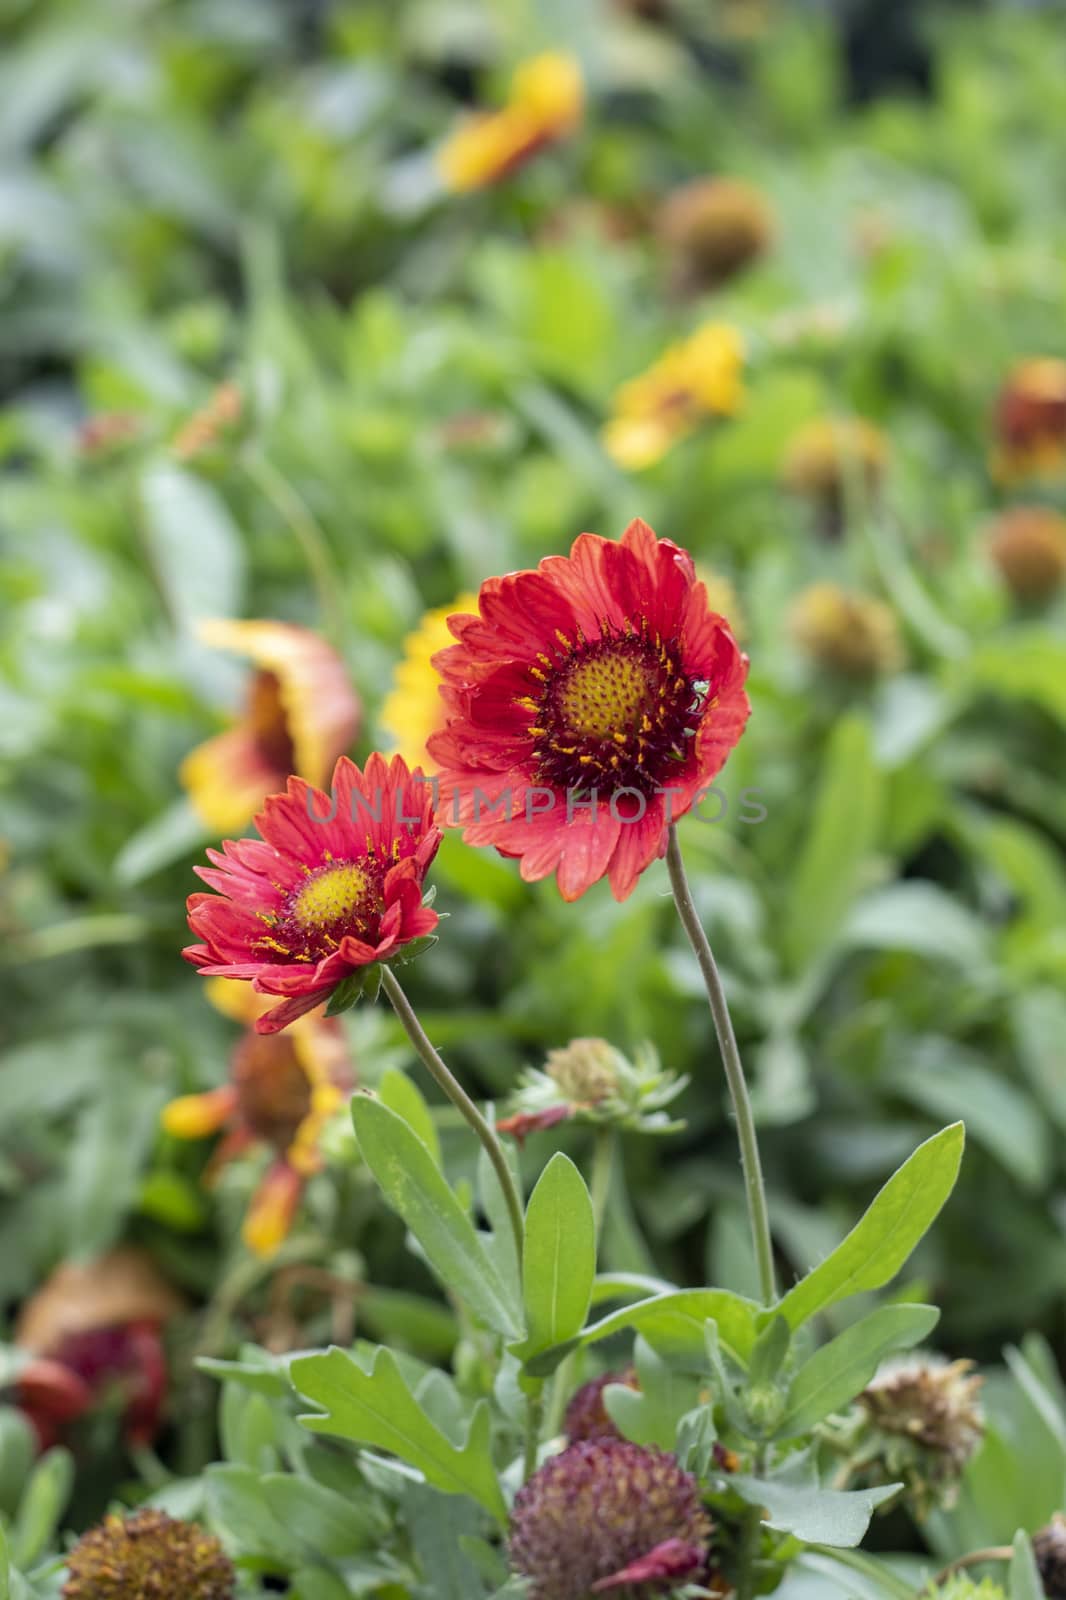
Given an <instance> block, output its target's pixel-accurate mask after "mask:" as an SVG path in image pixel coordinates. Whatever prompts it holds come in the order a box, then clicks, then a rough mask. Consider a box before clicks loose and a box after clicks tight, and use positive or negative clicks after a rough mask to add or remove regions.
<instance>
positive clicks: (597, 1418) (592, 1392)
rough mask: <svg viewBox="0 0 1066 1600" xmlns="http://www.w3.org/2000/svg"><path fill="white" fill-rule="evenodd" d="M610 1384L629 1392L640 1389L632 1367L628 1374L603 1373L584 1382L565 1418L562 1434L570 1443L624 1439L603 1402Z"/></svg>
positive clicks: (574, 1396)
mask: <svg viewBox="0 0 1066 1600" xmlns="http://www.w3.org/2000/svg"><path fill="white" fill-rule="evenodd" d="M609 1383H624V1384H625V1386H626V1387H627V1388H628V1389H639V1387H640V1385H639V1383H638V1382H637V1375H636V1372H635V1371H634V1369H633V1368H632V1367H627V1368H626V1370H625V1372H604V1373H602V1374H601V1376H600V1377H598V1378H592V1379H590V1380H589V1382H588V1383H583V1384H582V1385H581V1387H580V1389H578V1390H576V1391H575V1393H574V1395H573V1397H572V1398H571V1401H570V1404H569V1405H568V1406H567V1408H566V1415H565V1416H564V1417H563V1432H564V1433H565V1434H566V1437H567V1438H568V1439H569V1441H570V1443H571V1444H577V1442H578V1440H579V1439H618V1438H620V1437H621V1435H620V1434H619V1432H618V1429H617V1428H616V1427H615V1425H614V1422H613V1421H612V1419H611V1417H610V1415H609V1414H608V1411H607V1407H606V1406H605V1405H604V1403H603V1391H604V1389H606V1387H607V1385H608V1384H609Z"/></svg>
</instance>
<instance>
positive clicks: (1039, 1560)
mask: <svg viewBox="0 0 1066 1600" xmlns="http://www.w3.org/2000/svg"><path fill="white" fill-rule="evenodd" d="M1033 1555H1034V1556H1035V1557H1036V1569H1037V1571H1038V1572H1039V1574H1040V1581H1041V1583H1042V1584H1043V1585H1044V1593H1045V1595H1046V1596H1047V1600H1066V1515H1064V1514H1063V1513H1062V1512H1061V1511H1056V1513H1055V1515H1054V1516H1053V1517H1052V1519H1051V1521H1050V1522H1049V1523H1048V1525H1047V1527H1046V1528H1041V1529H1040V1531H1039V1533H1034V1534H1033Z"/></svg>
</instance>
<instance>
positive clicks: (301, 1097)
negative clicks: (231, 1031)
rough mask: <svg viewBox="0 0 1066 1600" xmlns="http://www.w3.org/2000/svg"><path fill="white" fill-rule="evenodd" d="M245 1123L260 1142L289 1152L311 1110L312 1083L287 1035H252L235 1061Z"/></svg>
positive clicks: (235, 1080) (240, 1046) (235, 1055)
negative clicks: (263, 1141) (262, 1141)
mask: <svg viewBox="0 0 1066 1600" xmlns="http://www.w3.org/2000/svg"><path fill="white" fill-rule="evenodd" d="M233 1083H234V1087H235V1088H236V1090H237V1102H238V1105H239V1106H240V1114H241V1118H242V1120H243V1121H244V1122H245V1123H246V1124H247V1126H248V1127H249V1128H250V1129H251V1130H252V1132H253V1133H255V1134H256V1135H257V1136H258V1137H259V1138H260V1139H266V1140H267V1141H268V1142H269V1143H270V1144H272V1145H274V1147H275V1148H276V1149H278V1150H287V1149H288V1147H289V1145H290V1144H291V1143H292V1141H293V1138H294V1137H295V1134H296V1130H297V1128H298V1127H299V1126H300V1124H301V1122H302V1121H303V1120H304V1118H305V1117H306V1116H307V1115H308V1113H309V1112H310V1110H311V1083H310V1080H309V1079H308V1076H307V1073H306V1072H305V1071H304V1069H303V1067H302V1066H301V1064H300V1059H299V1057H298V1055H297V1053H296V1046H295V1043H294V1042H293V1040H292V1039H290V1038H289V1036H288V1035H287V1034H282V1033H278V1034H259V1033H248V1034H246V1035H245V1036H244V1038H243V1039H242V1040H241V1042H240V1044H239V1045H238V1046H237V1049H236V1051H235V1053H234V1058H233Z"/></svg>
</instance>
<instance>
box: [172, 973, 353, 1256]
mask: <svg viewBox="0 0 1066 1600" xmlns="http://www.w3.org/2000/svg"><path fill="white" fill-rule="evenodd" d="M207 992H208V997H209V999H210V1000H211V1001H212V1003H213V1004H214V1005H216V1006H217V1007H218V1009H219V1010H220V1011H222V1012H224V1013H225V1014H226V1015H227V1016H230V1017H233V1018H234V1019H235V1020H236V1021H238V1022H242V1023H244V1025H245V1033H244V1035H243V1037H242V1038H241V1039H240V1040H239V1041H238V1043H237V1045H236V1046H235V1047H234V1050H233V1054H232V1056H231V1058H230V1081H229V1083H228V1084H226V1085H225V1086H224V1087H223V1088H221V1089H210V1090H208V1091H207V1092H206V1093H204V1094H189V1095H182V1096H181V1097H180V1098H179V1099H177V1100H172V1101H171V1102H170V1104H169V1105H168V1106H167V1107H166V1108H165V1109H164V1111H163V1126H164V1128H165V1129H166V1130H167V1132H168V1133H170V1134H172V1135H173V1136H174V1137H175V1138H178V1139H202V1138H205V1137H206V1136H207V1135H209V1134H213V1133H217V1132H220V1131H223V1130H224V1137H223V1139H222V1142H221V1144H220V1145H219V1147H218V1149H217V1151H216V1152H215V1155H214V1157H213V1159H212V1161H211V1164H210V1166H209V1168H208V1175H209V1177H214V1176H215V1175H217V1173H218V1172H219V1170H220V1169H221V1168H222V1167H223V1166H224V1165H225V1164H226V1163H227V1162H229V1161H232V1160H234V1159H235V1158H236V1157H237V1156H239V1155H243V1154H244V1153H245V1152H246V1151H248V1150H251V1149H254V1148H256V1147H259V1146H262V1145H266V1146H267V1147H268V1148H269V1149H270V1150H272V1151H273V1154H274V1159H273V1161H272V1162H271V1164H270V1166H269V1167H268V1169H267V1171H266V1173H265V1174H264V1176H263V1179H262V1181H261V1183H260V1184H259V1186H258V1188H257V1190H256V1193H255V1195H254V1196H253V1199H252V1203H251V1207H250V1209H249V1212H248V1215H247V1217H246V1218H245V1223H244V1229H243V1235H244V1242H245V1244H247V1246H248V1247H249V1249H250V1250H253V1251H254V1252H255V1253H256V1254H257V1255H260V1256H264V1257H268V1256H271V1255H273V1254H274V1253H275V1251H276V1250H277V1249H278V1248H279V1246H280V1245H281V1243H282V1242H283V1240H284V1239H285V1238H286V1237H287V1235H288V1233H289V1230H290V1228H291V1226H292V1222H293V1219H294V1217H295V1215H296V1210H297V1207H298V1205H299V1202H300V1198H301V1195H302V1193H303V1189H304V1184H305V1182H306V1180H307V1178H308V1177H310V1176H311V1174H312V1173H315V1172H317V1171H319V1170H320V1168H321V1166H322V1158H321V1154H320V1151H319V1140H320V1138H321V1135H322V1132H323V1130H324V1128H325V1126H326V1124H327V1123H328V1121H329V1119H330V1118H331V1117H332V1116H333V1115H334V1113H335V1112H336V1111H338V1110H339V1109H340V1107H341V1106H342V1105H344V1103H345V1101H346V1100H347V1099H348V1098H349V1097H350V1095H351V1092H352V1090H353V1089H354V1087H355V1073H354V1071H353V1069H352V1064H351V1060H350V1058H349V1054H348V1047H347V1042H346V1038H345V1034H344V1030H343V1028H342V1027H341V1025H340V1023H339V1022H338V1021H337V1019H336V1018H331V1017H325V1016H321V1015H318V1014H316V1013H314V1012H311V1013H309V1014H308V1015H307V1016H303V1017H298V1018H297V1020H296V1021H295V1022H294V1023H293V1024H292V1026H291V1027H290V1028H289V1029H288V1030H287V1032H286V1033H285V1034H284V1035H282V1034H266V1035H264V1034H260V1033H257V1032H256V1031H255V1023H256V1021H257V1020H258V1018H259V1017H260V1016H262V1014H263V1012H264V1011H266V1010H267V1009H268V1008H269V1005H270V1001H269V999H268V998H267V997H265V996H263V995H257V994H256V993H255V992H254V990H252V989H251V988H250V987H249V986H248V985H247V984H243V983H234V982H231V981H229V980H228V979H226V978H212V979H211V980H210V981H209V983H208V985H207Z"/></svg>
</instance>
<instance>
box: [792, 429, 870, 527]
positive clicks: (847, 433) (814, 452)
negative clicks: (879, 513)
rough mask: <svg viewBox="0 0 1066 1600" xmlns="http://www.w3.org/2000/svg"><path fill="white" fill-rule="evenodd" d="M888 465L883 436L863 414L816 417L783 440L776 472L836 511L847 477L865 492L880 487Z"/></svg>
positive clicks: (799, 491) (842, 502)
mask: <svg viewBox="0 0 1066 1600" xmlns="http://www.w3.org/2000/svg"><path fill="white" fill-rule="evenodd" d="M887 465H888V440H887V439H886V438H885V435H884V434H883V433H882V432H881V429H880V428H878V427H876V426H875V425H874V424H873V423H872V422H868V421H867V420H866V419H865V418H864V417H818V418H816V419H815V420H814V421H813V422H808V423H805V424H804V426H803V427H802V428H800V429H799V430H798V431H797V432H796V433H795V434H793V436H792V439H791V441H790V443H789V446H788V449H787V451H786V454H785V461H784V467H783V470H782V476H783V478H784V481H785V484H786V485H787V487H788V488H789V489H791V490H793V492H794V493H796V494H802V495H805V496H806V497H807V498H808V499H810V500H814V501H816V502H818V504H819V505H820V506H821V508H822V509H823V510H825V511H827V512H829V513H831V514H832V515H833V516H838V515H839V514H840V513H841V511H842V510H843V508H844V505H845V503H846V499H847V491H848V484H849V482H850V481H851V480H852V479H855V480H856V481H857V482H858V483H860V484H862V485H863V486H864V487H865V489H866V491H867V493H871V494H872V493H874V492H876V490H877V489H878V488H879V487H880V485H881V482H882V480H883V478H884V475H885V468H886V467H887Z"/></svg>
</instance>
